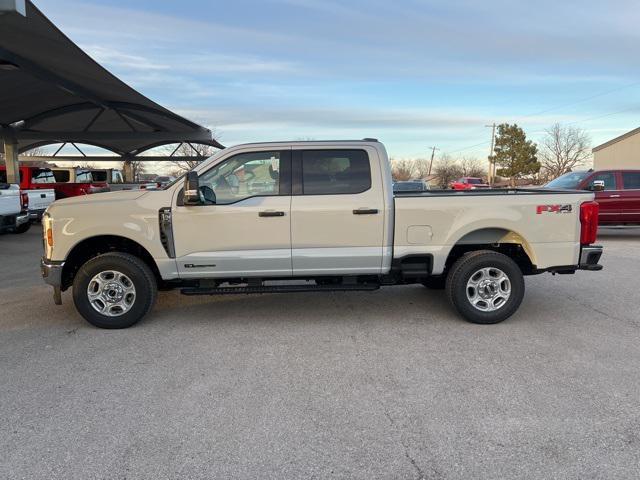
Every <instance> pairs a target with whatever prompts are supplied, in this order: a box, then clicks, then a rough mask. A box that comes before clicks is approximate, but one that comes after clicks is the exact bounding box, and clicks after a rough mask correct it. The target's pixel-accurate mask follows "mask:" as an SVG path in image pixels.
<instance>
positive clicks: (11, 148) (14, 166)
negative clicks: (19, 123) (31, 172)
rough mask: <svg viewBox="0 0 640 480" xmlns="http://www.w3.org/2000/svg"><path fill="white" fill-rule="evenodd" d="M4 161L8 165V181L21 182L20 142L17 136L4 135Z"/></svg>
mask: <svg viewBox="0 0 640 480" xmlns="http://www.w3.org/2000/svg"><path fill="white" fill-rule="evenodd" d="M4 163H5V166H6V167H7V183H15V184H18V185H19V184H20V164H19V163H18V142H17V140H16V139H15V138H10V137H9V136H5V137H4Z"/></svg>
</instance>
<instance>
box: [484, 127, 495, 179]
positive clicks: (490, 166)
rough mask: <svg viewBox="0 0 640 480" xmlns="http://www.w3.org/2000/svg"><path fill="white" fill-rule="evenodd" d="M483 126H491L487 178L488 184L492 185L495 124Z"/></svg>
mask: <svg viewBox="0 0 640 480" xmlns="http://www.w3.org/2000/svg"><path fill="white" fill-rule="evenodd" d="M485 127H488V128H491V150H489V174H488V175H487V177H488V178H487V180H488V181H489V185H491V186H493V180H494V177H495V172H494V164H493V148H494V146H495V143H496V124H495V122H494V123H492V124H491V125H485Z"/></svg>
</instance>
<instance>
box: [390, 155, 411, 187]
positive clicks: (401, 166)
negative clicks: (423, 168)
mask: <svg viewBox="0 0 640 480" xmlns="http://www.w3.org/2000/svg"><path fill="white" fill-rule="evenodd" d="M414 170H415V164H414V161H413V160H404V159H403V160H396V159H391V176H392V177H393V180H395V181H396V182H404V181H406V180H411V179H412V178H413V173H414Z"/></svg>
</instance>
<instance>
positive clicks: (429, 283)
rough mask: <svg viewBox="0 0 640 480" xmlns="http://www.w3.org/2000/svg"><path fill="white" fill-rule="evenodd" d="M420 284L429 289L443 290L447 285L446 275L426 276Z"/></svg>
mask: <svg viewBox="0 0 640 480" xmlns="http://www.w3.org/2000/svg"><path fill="white" fill-rule="evenodd" d="M422 285H424V286H425V287H427V288H428V289H430V290H444V289H445V287H446V285H447V277H446V276H444V275H439V276H437V277H428V278H427V279H425V280H424V281H423V282H422Z"/></svg>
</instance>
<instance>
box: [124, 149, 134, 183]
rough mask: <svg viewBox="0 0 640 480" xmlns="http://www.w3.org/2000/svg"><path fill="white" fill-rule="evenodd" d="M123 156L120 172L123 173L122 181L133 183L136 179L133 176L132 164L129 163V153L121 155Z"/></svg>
mask: <svg viewBox="0 0 640 480" xmlns="http://www.w3.org/2000/svg"><path fill="white" fill-rule="evenodd" d="M123 158H124V163H123V164H122V173H123V175H124V182H125V183H133V182H135V181H136V179H135V178H133V165H132V163H131V155H125V156H123Z"/></svg>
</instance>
